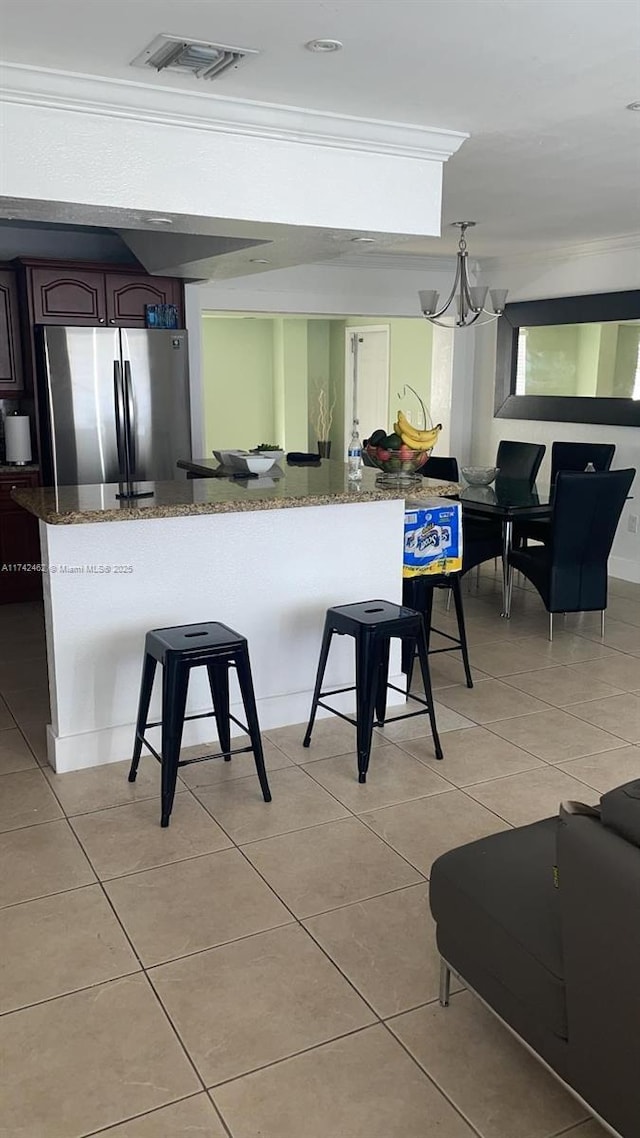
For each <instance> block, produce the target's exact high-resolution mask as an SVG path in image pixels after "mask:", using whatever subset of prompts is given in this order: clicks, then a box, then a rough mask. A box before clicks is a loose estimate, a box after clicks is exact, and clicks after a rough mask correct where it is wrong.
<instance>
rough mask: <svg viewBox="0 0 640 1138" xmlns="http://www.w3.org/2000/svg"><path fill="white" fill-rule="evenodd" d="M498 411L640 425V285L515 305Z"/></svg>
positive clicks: (505, 336) (505, 320)
mask: <svg viewBox="0 0 640 1138" xmlns="http://www.w3.org/2000/svg"><path fill="white" fill-rule="evenodd" d="M495 413H496V415H497V416H499V417H506V418H522V419H545V420H555V421H564V422H578V423H618V424H623V425H631V426H640V292H620V293H601V294H597V295H589V296H581V297H560V298H558V299H556V300H546V301H530V302H524V303H519V304H510V305H507V307H506V310H505V315H504V317H502V318H501V320H500V322H499V327H498V353H497V367H496V406H495Z"/></svg>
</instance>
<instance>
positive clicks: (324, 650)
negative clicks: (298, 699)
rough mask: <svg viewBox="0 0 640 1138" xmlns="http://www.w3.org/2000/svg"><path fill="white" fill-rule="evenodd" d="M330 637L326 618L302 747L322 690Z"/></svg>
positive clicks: (305, 741)
mask: <svg viewBox="0 0 640 1138" xmlns="http://www.w3.org/2000/svg"><path fill="white" fill-rule="evenodd" d="M332 637H333V629H332V628H330V627H329V620H328V619H326V620H325V622H324V632H323V633H322V647H321V649H320V659H319V660H318V671H317V673H316V686H315V688H314V689H313V699H312V700H311V714H310V715H309V722H308V724H307V730H306V731H305V733H304V739H303V740H302V746H303V747H308V746H309V744H310V743H311V732H312V731H313V724H314V723H315V718H316V711H317V710H318V700H319V699H320V692H321V691H322V681H323V679H324V670H325V668H326V666H327V660H328V658H329V649H330V647H331V639H332Z"/></svg>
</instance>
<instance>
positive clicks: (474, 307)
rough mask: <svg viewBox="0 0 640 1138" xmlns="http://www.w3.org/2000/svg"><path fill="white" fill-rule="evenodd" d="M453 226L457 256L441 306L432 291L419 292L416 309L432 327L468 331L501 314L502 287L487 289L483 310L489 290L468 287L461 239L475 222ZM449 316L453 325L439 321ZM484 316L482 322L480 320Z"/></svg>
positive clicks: (466, 259)
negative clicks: (457, 233) (456, 233)
mask: <svg viewBox="0 0 640 1138" xmlns="http://www.w3.org/2000/svg"><path fill="white" fill-rule="evenodd" d="M453 225H454V226H455V227H456V228H457V229H459V230H460V240H459V241H458V253H457V257H456V275H455V278H454V281H453V285H452V287H451V292H450V293H449V295H448V297H447V299H446V301H445V303H444V304H443V305H442V307H441V308H438V296H439V294H438V293H437V292H436V290H435V289H422V290H421V291H420V292H419V293H418V296H419V297H420V308H421V309H422V315H423V316H426V318H427V320H430V321H431V323H432V324H439V325H440V326H441V327H442V328H450V327H452V326H453V327H455V328H469V327H471V325H472V324H478V323H479V324H489V322H490V321H491V320H497V319H498V317H499V316H502V314H503V312H504V305H505V301H506V299H507V289H506V288H492V289H491V294H490V295H491V303H492V305H493V310H492V309H491V308H485V303H486V299H487V293H488V292H489V289H488V288H487V287H486V286H480V285H470V284H469V269H468V264H469V253H468V250H467V242H466V240H465V236H464V235H465V232H466V231H467V229H470V228H471V227H472V226H473V225H475V221H454V222H453ZM447 314H448V315H449V316H453V317H454V320H453V325H452V323H451V321H450V320H448V321H445V320H441V319H440V317H441V316H445V315H447ZM481 317H484V319H480V318H481Z"/></svg>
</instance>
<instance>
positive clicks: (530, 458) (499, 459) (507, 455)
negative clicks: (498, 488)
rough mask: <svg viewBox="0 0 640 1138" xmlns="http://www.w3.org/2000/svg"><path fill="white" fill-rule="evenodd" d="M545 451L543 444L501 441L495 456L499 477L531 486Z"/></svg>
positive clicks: (509, 440)
mask: <svg viewBox="0 0 640 1138" xmlns="http://www.w3.org/2000/svg"><path fill="white" fill-rule="evenodd" d="M546 449H547V448H546V446H545V445H544V443H521V442H516V441H515V440H512V439H502V440H501V442H500V443H499V445H498V453H497V455H496V466H497V468H498V470H499V472H500V473H499V477H500V478H508V479H510V480H513V481H517V482H528V484H529V486H533V484H534V482H535V480H536V477H537V474H538V471H539V469H540V463H541V462H542V460H543V458H544V453H545V451H546Z"/></svg>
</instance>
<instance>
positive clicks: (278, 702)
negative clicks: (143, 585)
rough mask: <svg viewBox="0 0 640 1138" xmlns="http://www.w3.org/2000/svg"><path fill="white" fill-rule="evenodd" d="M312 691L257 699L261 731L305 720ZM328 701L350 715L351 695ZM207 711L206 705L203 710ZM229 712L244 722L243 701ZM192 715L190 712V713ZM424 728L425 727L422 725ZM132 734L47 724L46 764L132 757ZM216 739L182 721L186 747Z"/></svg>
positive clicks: (126, 728) (127, 726)
mask: <svg viewBox="0 0 640 1138" xmlns="http://www.w3.org/2000/svg"><path fill="white" fill-rule="evenodd" d="M389 682H390V683H392V684H395V685H396V686H397V687H401V686H402V685H403V683H404V682H405V676H404V675H402V674H400V675H396V676H391V677H390V679H389ZM312 695H313V692H312V691H301V692H293V693H292V694H290V695H283V696H276V697H274V698H272V699H259V700H258V701H257V705H258V720H259V722H260V728H261V730H262V731H271V730H273V729H274V728H276V727H286V726H288V725H289V724H291V723H306V722H307V719H308V717H309V708H310V706H311V697H312ZM331 702H332V703H333V704H334V706H335V707H337V708H338V710H340V711H343V712H344V713H345V714H353V712H354V707H355V704H354V697H353V695H351V694H344V695H341V696H335V697H333V698H332V700H331ZM387 702H388V704H389V706H390V707H394V706H398V705H401V704H404V703H405V699H404V696H402V695H401V694H400V693H399V692H395V691H393V690H392V689H390V690H389V694H388V700H387ZM203 710H207V711H208V710H209V708H206V709H203ZM231 713H232V715H235V716H236V718H237V719H239V720H240V721H241V722H245V718H244V708H243V707H242V704H232V705H231ZM190 714H191V712H190ZM330 714H331V713H330V712H328V711H325V710H324V709H323V708H321V707H320V708H318V719H324V718H326V717H327V716H329V715H330ZM425 730H426V728H425ZM231 734H232V735H239V734H240V729H239V728H238V727H236V726H235V724H233V723H232V724H231ZM134 735H135V723H123V724H121V725H119V726H117V727H107V728H105V729H104V730H102V731H89V732H86V733H83V734H80V735H67V736H60V735H56V734H55V732H54V731H53V728H52V727H51V726H49V727H47V755H48V759H49V763H50V764H51V766H52V767H53V769H54V771H56V773H57V774H64V773H65V772H67V771H76V770H84V769H85V768H86V767H97V766H103V765H105V764H106V763H117V762H121V761H122V760H123V759H130V758H131V749H132V747H133V739H134ZM149 737H150V740H151V742H152V744H153V746H154V747H156V748H157V750H158V751H159V750H160V728H158V727H156V728H154V729H153V730H152V731H150V732H149ZM212 738H215V722H214V721H213V720H212V719H199V720H191V721H189V722H187V723H185V726H184V732H183V737H182V743H183V746H185V747H193V746H195V745H196V744H198V743H209V742H210V741H211V739H212Z"/></svg>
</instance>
